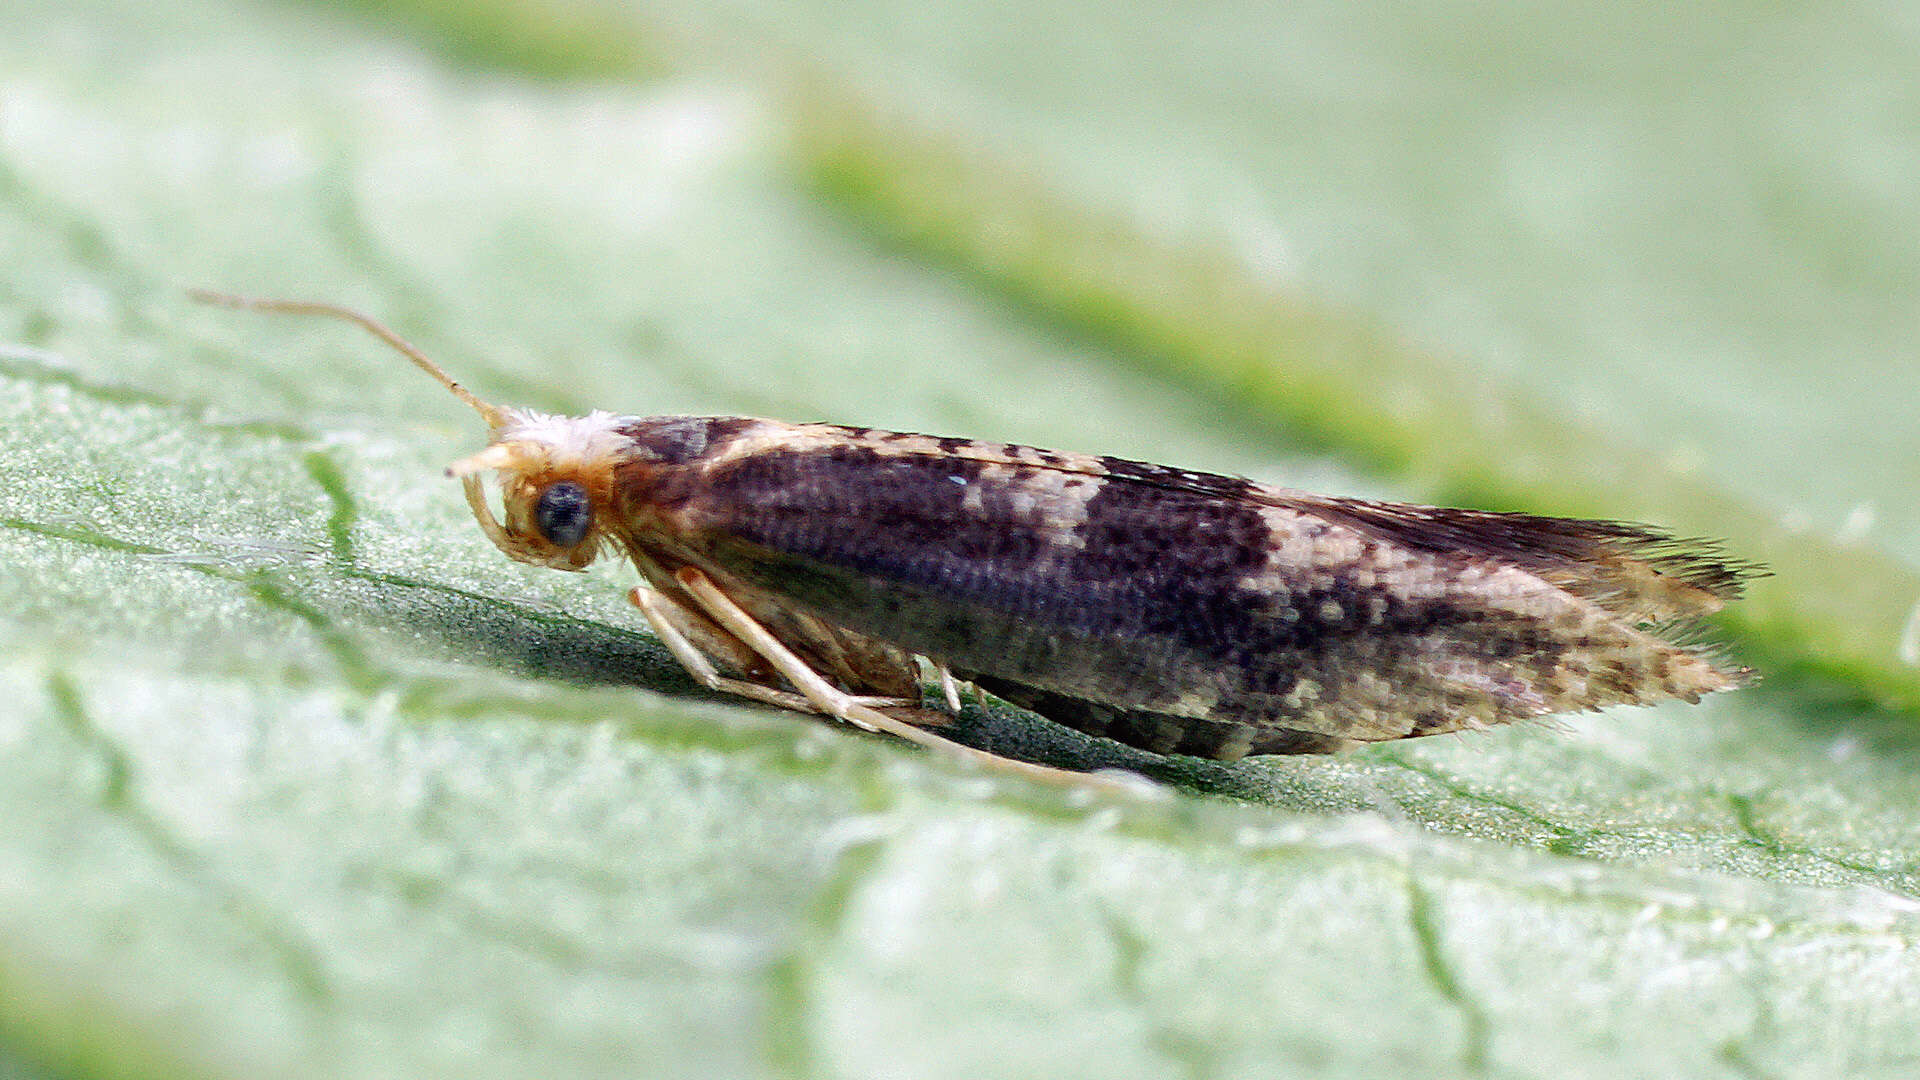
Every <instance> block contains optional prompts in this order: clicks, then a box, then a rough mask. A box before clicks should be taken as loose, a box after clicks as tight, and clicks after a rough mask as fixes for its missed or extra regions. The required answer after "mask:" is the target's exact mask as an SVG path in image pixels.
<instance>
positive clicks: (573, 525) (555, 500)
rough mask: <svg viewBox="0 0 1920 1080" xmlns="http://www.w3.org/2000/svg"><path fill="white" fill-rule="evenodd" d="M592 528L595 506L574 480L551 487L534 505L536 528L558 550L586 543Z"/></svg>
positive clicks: (585, 491)
mask: <svg viewBox="0 0 1920 1080" xmlns="http://www.w3.org/2000/svg"><path fill="white" fill-rule="evenodd" d="M591 524H593V504H592V503H591V502H589V501H588V499H587V489H586V488H583V487H581V486H580V485H579V484H576V483H574V482H573V481H571V480H562V481H560V482H559V483H557V484H551V485H548V487H547V490H545V491H543V492H541V493H540V501H538V502H536V503H534V504H533V527H534V528H536V529H539V530H540V535H541V536H542V537H544V538H545V539H546V541H547V543H549V544H552V545H553V546H555V547H563V548H570V547H572V546H573V545H575V544H578V543H579V542H580V541H582V540H584V539H586V538H587V526H589V525H591Z"/></svg>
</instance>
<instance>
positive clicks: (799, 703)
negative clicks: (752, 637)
mask: <svg viewBox="0 0 1920 1080" xmlns="http://www.w3.org/2000/svg"><path fill="white" fill-rule="evenodd" d="M627 600H628V601H629V602H630V603H632V604H633V606H634V607H637V608H639V609H640V614H642V615H644V616H646V619H647V625H648V626H649V627H651V628H652V629H653V633H654V636H655V637H658V638H659V639H660V643H661V644H662V645H665V646H666V647H667V651H668V652H670V653H672V654H673V658H674V659H675V660H678V661H680V666H681V667H683V668H685V669H686V672H687V674H688V675H691V676H693V681H694V682H697V683H699V684H700V685H701V686H704V687H706V688H707V689H709V690H717V691H719V692H721V693H724V694H737V695H739V696H740V697H744V698H751V699H753V700H754V701H758V702H761V703H763V704H767V705H777V706H779V707H780V708H782V709H792V710H794V711H795V712H813V711H814V706H813V703H812V702H810V701H808V700H807V699H806V698H804V697H801V696H800V695H799V694H796V693H793V692H792V691H788V690H780V689H777V688H775V687H771V686H765V685H762V684H760V683H756V682H749V681H748V680H745V679H732V678H728V677H727V676H725V675H722V674H720V669H719V668H717V667H715V666H714V662H713V658H714V656H715V655H722V656H725V657H726V658H727V659H728V660H730V661H734V662H735V665H736V666H738V667H744V666H745V665H743V664H739V663H738V659H739V655H738V654H739V653H740V652H742V651H744V652H745V653H746V654H747V655H749V656H752V655H757V654H754V653H752V652H751V650H746V649H745V647H744V645H743V643H742V642H740V641H739V640H738V639H737V638H735V637H733V636H732V635H730V634H728V633H727V632H726V631H724V630H721V629H720V628H719V627H718V626H715V625H713V624H712V623H710V622H709V621H708V620H707V619H706V618H705V617H704V616H701V615H700V614H699V613H698V612H694V611H689V610H688V609H687V608H685V607H683V606H681V605H680V604H678V603H675V602H674V601H672V600H670V599H668V598H667V597H665V596H662V595H660V594H659V593H657V592H654V591H653V590H651V589H632V590H629V591H628V592H627ZM728 654H733V655H728Z"/></svg>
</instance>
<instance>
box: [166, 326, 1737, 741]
mask: <svg viewBox="0 0 1920 1080" xmlns="http://www.w3.org/2000/svg"><path fill="white" fill-rule="evenodd" d="M199 295H200V296H201V298H202V299H205V300H208V301H211V302H215V303H221V304H226V305H229V306H235V307H245V308H253V309H259V310H268V311H281V312H295V313H305V314H314V315H324V316H330V317H333V318H338V319H344V320H347V321H349V322H353V323H357V324H358V325H360V326H362V327H364V328H365V329H367V330H369V331H371V332H372V333H373V334H375V335H377V336H379V337H380V338H381V339H383V340H384V341H386V342H387V343H388V344H389V345H391V346H393V347H394V348H396V349H398V350H399V351H400V352H402V353H404V354H405V355H406V356H408V357H409V358H410V359H411V360H412V361H413V362H414V363H415V364H416V365H418V366H419V367H420V368H421V369H422V370H423V371H425V372H426V373H427V374H429V375H430V376H432V377H433V378H435V379H436V380H438V381H439V382H440V383H441V384H442V385H443V386H445V387H446V388H447V390H449V391H450V392H451V393H452V394H453V395H454V396H455V397H457V398H459V399H460V400H461V401H463V402H465V403H466V404H467V405H468V406H470V407H471V408H473V409H474V410H475V411H477V412H478V413H479V414H480V416H481V418H482V419H483V420H484V421H485V422H486V424H487V428H488V432H489V438H488V442H487V445H486V447H485V448H484V449H482V450H480V451H479V452H477V453H475V454H473V455H471V456H469V457H466V458H464V459H462V460H460V461H457V462H455V463H454V464H453V465H452V466H450V467H449V469H448V473H449V474H450V475H451V476H454V477H457V478H458V479H459V480H460V481H461V484H462V486H463V488H464V489H465V493H466V499H467V503H468V505H469V506H470V507H471V508H472V511H473V515H474V518H475V520H476V521H478V523H479V525H480V528H481V530H482V531H483V532H485V534H486V535H487V537H488V539H490V540H492V541H493V543H494V544H495V545H497V546H498V547H499V548H500V550H501V551H503V552H505V553H506V554H507V555H509V556H511V557H513V558H515V559H518V560H520V561H522V562H527V563H532V564H535V565H538V566H547V567H552V568H554V569H558V570H580V569H582V568H584V567H586V566H587V565H588V564H590V563H592V562H593V561H594V560H595V559H596V558H599V557H601V556H607V555H612V556H618V557H623V558H625V559H627V560H629V561H630V562H631V563H632V564H633V565H634V567H635V568H636V569H637V570H638V571H639V573H640V576H641V577H642V578H643V579H644V580H645V583H646V586H645V587H644V588H636V589H634V590H633V591H632V592H631V593H630V594H629V598H630V599H631V601H632V603H633V604H634V606H635V607H637V608H638V609H639V610H640V612H641V614H642V615H643V616H644V617H645V618H646V621H647V623H648V625H649V626H650V627H651V628H652V629H653V632H654V633H655V634H657V635H658V636H659V638H660V640H661V641H662V642H663V643H665V645H666V646H667V648H668V649H670V650H671V651H672V653H673V655H674V656H675V657H676V658H677V659H678V660H679V662H680V663H681V664H682V665H683V666H684V667H685V668H686V670H687V671H688V673H689V674H691V675H692V676H693V678H694V679H695V680H697V681H698V682H699V683H701V684H702V685H704V686H707V687H709V688H712V689H715V690H720V691H726V692H730V693H734V694H738V695H740V696H742V697H746V698H751V699H753V700H755V701H760V702H765V703H768V704H772V705H776V706H781V707H784V708H788V709H794V710H799V711H803V712H811V713H818V714H824V715H826V716H830V717H835V718H838V719H840V720H843V721H847V722H849V723H852V724H856V725H859V726H861V727H865V728H869V729H872V730H879V731H885V732H889V733H891V734H894V735H898V736H900V737H902V738H906V739H910V740H912V741H914V742H918V743H921V744H923V745H929V746H940V747H942V748H945V749H950V750H953V751H954V752H957V753H962V754H968V755H976V756H978V755H981V754H982V752H980V751H973V750H970V749H968V748H964V747H960V746H959V745H958V744H956V743H952V742H951V741H949V740H947V739H945V738H943V737H941V736H939V735H937V734H935V733H934V732H933V731H931V730H930V728H933V727H937V726H938V724H939V722H940V721H941V719H943V718H944V717H945V716H946V715H947V714H946V713H942V712H940V711H938V710H935V709H928V708H924V707H922V706H921V672H922V668H921V664H922V662H925V663H926V664H927V665H929V668H928V670H930V671H932V672H935V673H937V674H938V677H939V681H940V684H941V686H942V687H943V689H944V691H945V699H946V702H945V703H946V706H947V708H948V709H949V710H952V711H954V712H957V711H958V709H959V705H960V702H959V696H958V693H957V685H956V684H957V683H958V682H967V683H971V684H973V685H974V686H976V687H979V688H982V689H985V690H987V691H989V692H991V693H993V694H995V695H997V696H999V697H1001V698H1003V699H1005V700H1007V701H1010V702H1013V703H1015V704H1017V705H1021V706H1024V707H1026V708H1029V709H1031V710H1033V711H1035V712H1037V713H1039V714H1040V715H1042V716H1044V717H1046V718H1048V719H1050V720H1053V721H1056V722H1058V723H1061V724H1065V725H1067V726H1069V727H1073V728H1077V729H1080V730H1082V731H1086V732H1090V733H1092V734H1095V735H1102V736H1106V737H1107V738H1110V739H1114V740H1116V741H1118V742H1121V743H1125V744H1128V745H1131V746H1135V747H1140V748H1143V749H1146V750H1149V751H1153V752H1156V753H1162V754H1188V755H1196V756H1199V757H1205V758H1214V759H1219V760H1223V761H1231V760H1235V759H1238V758H1241V757H1245V756H1247V755H1250V754H1308V753H1323V752H1329V751H1335V750H1341V749H1345V748H1349V747H1353V746H1357V745H1362V744H1365V743H1372V742H1380V741H1385V740H1391V739H1406V738H1417V737H1421V736H1427V735H1436V734H1440V733H1442V732H1451V731H1458V730H1461V729H1468V728H1485V727H1489V726H1492V725H1497V724H1506V723H1511V722H1513V721H1517V720H1526V719H1530V718H1534V717H1543V716H1549V715H1552V714H1555V713H1564V712H1572V711H1578V710H1586V709H1598V708H1602V707H1605V706H1610V705H1644V704H1649V703H1653V702H1658V701H1662V700H1667V699H1680V700H1683V701H1688V702H1693V701H1697V700H1698V699H1699V698H1700V697H1701V695H1703V694H1708V693H1712V692H1715V691H1719V690H1726V689H1729V688H1732V687H1735V686H1738V685H1740V684H1742V683H1743V682H1745V681H1747V680H1748V678H1749V676H1750V672H1748V671H1747V670H1745V669H1739V668H1732V667H1728V666H1723V665H1722V664H1721V663H1719V662H1718V661H1717V658H1716V656H1715V654H1714V651H1713V650H1711V649H1709V648H1707V647H1704V646H1701V645H1699V644H1696V643H1692V642H1691V641H1690V639H1689V637H1688V636H1687V634H1686V630H1687V628H1688V627H1690V626H1692V625H1693V624H1694V623H1695V622H1696V621H1697V620H1699V619H1700V618H1701V617H1702V616H1704V615H1707V614H1709V613H1711V612H1714V611H1716V610H1718V609H1719V608H1721V607H1722V606H1723V605H1724V604H1725V603H1726V602H1728V601H1730V600H1733V599H1735V598H1736V597H1738V596H1739V595H1740V592H1741V589H1742V585H1743V582H1744V581H1745V580H1746V579H1747V578H1748V577H1750V576H1752V575H1754V574H1755V573H1757V572H1759V568H1758V567H1757V566H1755V565H1753V564H1749V563H1743V562H1739V561H1735V560H1732V559H1729V558H1727V557H1725V556H1724V555H1723V554H1722V552H1721V550H1720V548H1719V547H1718V545H1716V544H1713V543H1708V542H1702V541H1699V540H1688V539H1677V538H1675V537H1673V536H1672V535H1671V534H1669V533H1667V532H1664V531H1662V530H1659V529H1656V528H1651V527H1648V526H1643V525H1636V524H1627V523H1621V522H1613V521H1589V520H1574V519H1564V518H1552V517H1538V516H1533V515H1528V514H1518V513H1495V512H1488V511H1480V510H1460V509H1447V508H1442V507H1432V506H1415V505H1406V504H1400V503H1391V502H1373V501H1364V500H1359V499H1348V498H1340V497H1335V496H1326V495H1315V494H1310V493H1307V492H1302V491H1295V490H1290V489H1286V488H1280V487H1271V486H1267V485H1263V484H1259V483H1255V482H1253V481H1250V480H1244V479H1239V478H1235V477H1230V476H1217V475H1211V474H1208V473H1201V472H1190V471H1187V470H1184V469H1176V468H1168V467H1165V466H1160V465H1151V464H1146V463H1144V462H1138V461H1126V460H1122V459H1119V458H1113V457H1098V456H1090V455H1084V454H1073V453H1061V452H1057V451H1052V450H1041V449H1036V448H1033V447H1028V446H1013V445H1006V444H1001V443H993V442H981V441H976V440H973V439H963V438H939V437H934V436H928V435H918V434H910V433H904V432H893V431H881V430H876V429H872V428H858V427H843V426H839V425H835V424H824V423H809V424H790V423H783V422H780V421H775V420H763V419H756V418H751V417H741V416H644V417H641V416H619V415H614V414H612V413H606V412H592V413H589V414H587V415H586V416H575V417H569V416H555V415H549V414H546V413H541V412H536V411H533V410H529V409H519V408H510V407H504V406H499V405H493V404H489V403H487V402H485V401H482V400H481V399H479V398H478V397H476V396H474V395H473V394H472V393H470V392H469V391H468V390H467V389H465V388H464V387H462V386H461V385H460V384H459V383H457V382H455V381H454V380H453V379H452V378H451V377H449V376H448V375H447V373H446V372H445V371H443V370H442V369H441V368H440V367H439V366H438V365H436V364H435V363H433V362H432V361H431V360H429V359H428V358H427V357H426V356H424V355H422V354H421V353H420V351H419V350H417V349H415V348H414V347H413V346H412V345H410V344H408V343H407V342H406V341H404V340H403V339H401V338H400V337H399V335H397V334H395V333H394V332H393V331H392V330H389V329H388V328H387V327H385V326H383V325H381V324H380V323H378V322H376V321H375V320H373V319H371V318H369V317H367V316H365V315H362V314H360V313H358V312H355V311H351V310H348V309H345V308H341V307H337V306H334V305H330V304H324V303H311V302H304V301H290V300H250V299H245V298H240V297H231V296H224V295H219V294H199ZM489 474H492V475H493V476H496V477H497V478H498V492H499V499H500V505H501V512H500V513H499V514H496V513H495V512H494V510H493V508H492V506H491V504H490V502H489V497H488V493H487V491H486V487H485V484H484V478H485V477H486V476H488V475H489ZM1031 768H1033V769H1034V770H1035V771H1036V772H1037V773H1042V774H1044V773H1047V772H1050V771H1051V770H1047V769H1045V767H1031Z"/></svg>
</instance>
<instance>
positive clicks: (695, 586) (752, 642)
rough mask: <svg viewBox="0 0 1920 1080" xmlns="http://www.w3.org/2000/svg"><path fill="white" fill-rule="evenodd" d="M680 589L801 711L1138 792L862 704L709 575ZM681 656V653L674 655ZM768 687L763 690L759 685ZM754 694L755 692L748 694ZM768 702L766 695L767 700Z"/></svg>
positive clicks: (1046, 774) (953, 751)
mask: <svg viewBox="0 0 1920 1080" xmlns="http://www.w3.org/2000/svg"><path fill="white" fill-rule="evenodd" d="M673 577H674V580H675V581H677V582H679V584H680V587H681V588H683V589H685V590H686V591H687V593H688V594H689V595H690V596H692V597H693V598H694V599H695V600H696V601H698V602H699V604H700V606H701V607H702V608H704V609H705V611H706V614H707V615H709V616H711V617H712V619H713V621H714V622H716V623H718V624H720V627H721V628H722V629H724V630H726V631H727V632H728V633H730V634H732V635H734V636H735V637H737V638H739V639H740V641H741V642H742V643H744V644H745V645H746V646H747V647H748V648H750V649H752V650H753V651H754V652H756V653H758V654H759V655H760V657H761V658H762V659H764V660H766V661H767V663H769V664H772V665H773V667H774V670H776V671H778V672H779V673H780V674H781V675H783V676H785V677H786V680H787V681H788V682H790V683H792V684H793V685H794V686H795V687H796V688H797V689H798V690H799V691H800V693H801V694H802V695H804V696H805V698H806V705H805V706H803V707H802V708H803V711H808V712H821V713H825V714H827V715H828V716H831V717H834V718H836V719H839V720H845V721H846V722H847V723H849V724H853V725H856V726H858V727H862V728H866V729H867V730H869V731H881V732H885V733H886V734H888V735H892V736H894V737H895V738H899V739H904V740H906V741H907V742H910V743H913V744H914V745H916V746H923V747H926V748H927V749H929V750H937V751H939V752H941V753H944V754H948V755H951V756H954V757H959V758H963V759H965V760H968V761H972V762H976V763H978V764H980V765H983V766H985V767H987V768H991V769H998V770H1001V771H1003V772H1010V773H1015V774H1017V775H1021V776H1025V777H1028V778H1030V779H1034V780H1040V781H1043V782H1045V783H1050V784H1058V785H1062V786H1066V787H1075V788H1098V789H1103V790H1111V791H1130V792H1138V791H1139V790H1140V787H1139V785H1138V784H1137V783H1135V782H1130V781H1126V780H1117V779H1111V778H1108V777H1104V776H1095V775H1091V774H1088V773H1077V772H1070V771H1068V770H1066V769H1056V768H1053V767H1052V766H1050V765H1036V764H1034V763H1032V762H1028V761H1016V760H1014V759H1012V758H1003V757H1001V756H999V755H998V754H990V753H988V752H986V751H985V750H976V749H974V748H973V747H971V746H967V745H966V744H964V743H957V742H954V741H953V740H952V739H947V738H942V737H941V736H939V735H935V734H934V733H932V732H930V731H927V730H925V729H924V728H921V727H918V726H916V725H914V724H911V723H908V722H907V721H905V720H901V719H898V718H896V717H892V716H888V715H887V714H886V713H884V712H881V711H880V710H878V709H875V708H873V707H872V706H870V705H868V704H866V703H864V702H863V701H862V700H861V699H860V698H858V697H856V696H855V695H853V694H849V693H846V692H845V691H843V690H840V689H839V688H837V687H835V686H834V685H833V684H832V683H829V682H828V681H827V680H826V679H824V678H822V677H821V676H820V674H819V673H818V672H816V671H814V670H813V669H812V668H810V667H808V666H807V664H806V661H804V660H802V659H800V658H799V657H798V656H795V655H794V654H793V650H791V649H789V648H787V647H786V646H785V645H784V644H782V643H781V642H780V639H778V638H776V637H774V636H773V634H772V633H770V632H769V631H768V630H767V628H766V627H764V626H761V625H760V623H759V622H758V621H756V620H755V619H754V617H753V616H752V615H750V614H748V613H747V612H746V611H745V610H744V609H742V608H741V607H740V605H738V604H736V603H734V602H733V599H732V598H731V597H729V596H728V595H727V594H726V593H724V592H722V591H721V590H720V587H719V586H718V585H715V584H714V583H713V581H712V580H711V579H709V578H708V577H707V575H705V574H703V573H701V572H700V571H698V570H696V569H694V568H693V567H690V566H689V567H683V568H682V569H680V570H679V571H676V572H675V573H674V575H673ZM676 655H677V654H676ZM761 689H764V688H761ZM750 696H751V695H750ZM763 700H764V699H763Z"/></svg>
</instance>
